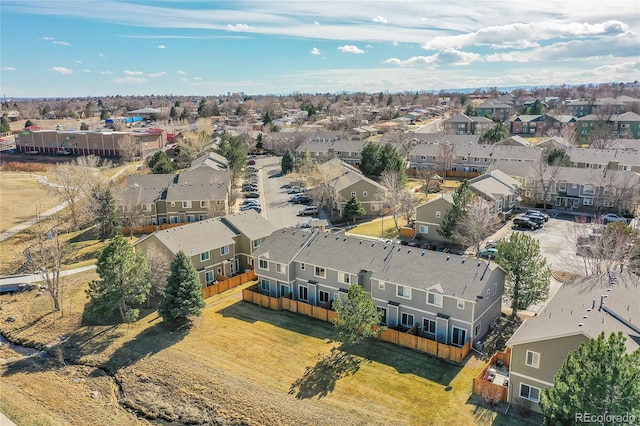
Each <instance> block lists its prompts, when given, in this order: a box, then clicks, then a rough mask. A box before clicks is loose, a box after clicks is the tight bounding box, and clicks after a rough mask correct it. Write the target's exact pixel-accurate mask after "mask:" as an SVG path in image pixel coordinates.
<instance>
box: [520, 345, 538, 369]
mask: <svg viewBox="0 0 640 426" xmlns="http://www.w3.org/2000/svg"><path fill="white" fill-rule="evenodd" d="M529 354H531V364H529ZM536 358H537V360H536ZM536 361H537V362H536ZM524 364H525V365H526V366H528V367H533V368H540V352H535V351H530V350H528V349H527V352H526V355H525V358H524Z"/></svg>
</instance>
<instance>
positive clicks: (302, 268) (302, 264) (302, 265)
mask: <svg viewBox="0 0 640 426" xmlns="http://www.w3.org/2000/svg"><path fill="white" fill-rule="evenodd" d="M300 270H301V271H304V263H301V264H300Z"/></svg>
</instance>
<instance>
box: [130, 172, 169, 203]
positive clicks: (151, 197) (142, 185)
mask: <svg viewBox="0 0 640 426" xmlns="http://www.w3.org/2000/svg"><path fill="white" fill-rule="evenodd" d="M176 176H177V175H173V174H166V175H163V174H158V175H130V176H128V177H127V183H126V185H125V188H124V190H123V192H122V202H123V204H124V205H127V206H133V205H143V204H153V203H154V202H156V201H157V200H159V199H161V198H162V194H163V192H164V191H165V189H166V188H167V186H169V185H170V184H171V182H173V180H174V179H175V177H176Z"/></svg>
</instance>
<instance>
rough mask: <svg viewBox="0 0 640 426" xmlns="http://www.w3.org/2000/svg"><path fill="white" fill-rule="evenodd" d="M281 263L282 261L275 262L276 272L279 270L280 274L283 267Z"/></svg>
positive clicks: (282, 272)
mask: <svg viewBox="0 0 640 426" xmlns="http://www.w3.org/2000/svg"><path fill="white" fill-rule="evenodd" d="M283 266H284V265H283V264H282V263H276V272H279V273H281V274H284V272H285V271H284V268H283Z"/></svg>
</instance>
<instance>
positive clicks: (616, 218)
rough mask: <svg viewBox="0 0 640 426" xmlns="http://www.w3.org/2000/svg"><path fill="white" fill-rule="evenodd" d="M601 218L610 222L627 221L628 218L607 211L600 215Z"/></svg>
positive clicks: (605, 221)
mask: <svg viewBox="0 0 640 426" xmlns="http://www.w3.org/2000/svg"><path fill="white" fill-rule="evenodd" d="M600 219H601V220H602V221H603V222H604V223H609V222H625V223H626V222H627V219H625V218H624V217H620V216H618V215H617V214H615V213H607V214H603V215H602V216H600Z"/></svg>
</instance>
